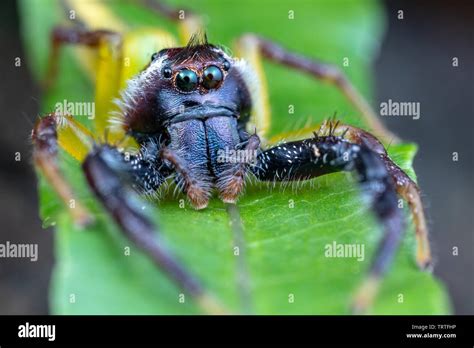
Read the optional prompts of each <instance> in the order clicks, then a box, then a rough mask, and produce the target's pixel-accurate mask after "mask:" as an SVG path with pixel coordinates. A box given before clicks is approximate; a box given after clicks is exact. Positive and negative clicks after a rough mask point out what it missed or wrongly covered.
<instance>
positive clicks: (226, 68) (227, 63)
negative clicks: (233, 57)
mask: <svg viewBox="0 0 474 348" xmlns="http://www.w3.org/2000/svg"><path fill="white" fill-rule="evenodd" d="M223 67H224V70H225V71H228V70H229V69H230V63H229V61H228V60H226V61H225V62H224V65H223Z"/></svg>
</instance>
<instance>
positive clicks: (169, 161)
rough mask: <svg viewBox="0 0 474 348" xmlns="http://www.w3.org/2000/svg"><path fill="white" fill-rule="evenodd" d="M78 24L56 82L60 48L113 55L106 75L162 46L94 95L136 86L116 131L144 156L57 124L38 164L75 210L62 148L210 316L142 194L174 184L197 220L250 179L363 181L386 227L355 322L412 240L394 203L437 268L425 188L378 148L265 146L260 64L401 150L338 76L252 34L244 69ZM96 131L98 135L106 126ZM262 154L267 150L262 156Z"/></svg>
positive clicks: (36, 134) (38, 132)
mask: <svg viewBox="0 0 474 348" xmlns="http://www.w3.org/2000/svg"><path fill="white" fill-rule="evenodd" d="M154 4H155V5H156V6H155V9H156V10H158V11H159V12H160V13H161V14H164V15H165V16H167V17H168V18H170V19H173V20H177V18H178V17H177V15H178V12H177V11H174V10H173V9H170V8H168V7H166V6H164V5H163V4H160V3H154ZM94 6H99V5H98V4H95V5H94ZM197 22H198V20H197V17H196V16H188V17H187V19H186V20H181V21H179V25H180V26H181V27H182V29H183V32H185V33H186V32H187V33H188V34H189V32H190V31H194V29H195V27H196V23H197ZM81 24H82V25H80V26H72V27H71V26H69V27H58V28H56V29H55V30H54V31H53V33H52V54H51V59H50V70H49V75H48V78H49V79H50V80H49V82H51V80H52V78H53V77H54V75H55V73H56V71H57V69H56V61H57V59H56V58H57V56H58V52H59V48H60V46H61V45H62V44H65V43H69V44H71V43H74V44H80V45H86V46H89V47H92V48H97V49H102V48H104V47H105V48H106V49H107V50H108V51H110V52H113V54H112V55H110V56H109V57H108V58H107V57H106V58H103V59H105V62H106V63H107V62H108V63H111V64H108V65H107V64H106V66H105V67H104V66H102V68H101V69H109V68H110V66H113V64H112V63H114V62H115V63H116V62H117V61H120V60H121V59H122V58H123V54H124V53H123V52H125V51H126V50H127V48H129V47H136V46H134V44H136V41H137V40H142V39H143V38H144V37H145V38H147V39H149V38H150V37H151V38H153V39H154V40H155V43H156V42H158V43H160V44H161V46H163V49H161V50H160V51H158V52H157V53H155V54H153V56H152V58H151V61H150V62H149V63H148V64H147V65H146V66H145V67H144V68H143V67H142V70H141V72H139V73H138V74H136V75H135V76H133V77H131V78H130V76H127V75H126V74H125V73H123V72H122V73H120V72H116V74H117V75H120V74H121V75H120V76H119V77H118V78H117V81H119V82H118V83H116V84H113V83H111V82H110V81H107V83H105V82H104V79H109V80H110V76H113V75H111V74H110V71H109V74H103V73H101V71H99V72H98V73H97V76H98V80H97V86H98V87H97V88H98V89H99V86H101V87H103V86H104V85H105V86H107V88H108V89H109V90H108V91H106V93H102V94H101V96H100V98H102V100H99V101H98V103H104V98H105V99H106V98H109V99H112V98H111V97H113V96H114V95H118V90H119V89H120V80H121V81H122V82H124V81H128V82H127V84H126V87H125V88H124V89H123V91H122V92H121V97H120V98H119V99H118V101H117V104H118V105H119V107H120V110H119V112H118V113H117V114H116V115H115V116H114V117H112V121H113V123H114V125H115V127H116V126H117V125H118V126H119V127H120V128H121V129H122V130H123V131H124V133H125V134H126V135H127V136H129V137H132V138H133V139H134V140H135V141H136V143H137V144H138V145H139V147H138V150H137V151H136V153H133V154H128V153H124V152H123V151H120V150H119V149H118V148H117V147H115V146H113V145H111V144H106V143H99V142H97V141H91V140H90V139H97V136H94V134H91V133H89V131H88V130H86V129H85V128H84V127H83V126H82V125H81V124H80V123H78V122H77V121H76V120H75V119H74V118H73V117H72V116H70V115H60V114H55V113H53V114H49V115H46V116H45V117H42V118H40V119H39V120H38V122H37V124H36V126H35V128H34V130H33V141H34V159H35V163H36V165H37V167H38V168H39V169H40V170H41V171H42V172H43V174H44V175H45V177H46V178H47V179H48V180H49V181H50V183H51V185H52V186H53V187H54V188H55V190H56V191H57V192H58V194H59V196H60V197H61V198H62V199H63V200H64V201H65V202H66V203H67V202H69V201H70V199H71V198H73V197H74V196H73V192H72V190H71V188H70V186H69V185H68V183H67V182H66V180H65V179H64V177H63V175H62V173H61V172H60V171H59V169H58V166H57V164H56V154H57V148H58V144H59V145H60V146H61V147H63V148H64V149H65V150H66V152H68V153H70V154H71V155H73V156H74V157H75V158H77V159H79V160H81V161H82V167H83V170H84V173H85V176H86V177H87V181H88V183H89V185H90V188H91V189H92V191H93V192H94V193H95V195H96V196H97V198H98V200H99V201H100V202H101V203H102V205H103V207H104V208H105V210H106V211H107V212H108V213H109V214H110V215H111V216H112V217H113V219H114V220H115V221H116V223H117V224H118V225H119V226H120V227H121V230H122V231H123V232H124V234H125V235H126V236H127V237H128V238H130V239H131V240H132V241H133V242H134V243H135V244H136V245H137V246H138V247H140V248H141V249H142V250H143V251H144V252H145V253H146V254H147V255H148V256H149V257H150V258H152V259H153V261H154V262H155V263H156V264H157V266H158V267H160V268H161V269H162V270H163V271H164V272H165V273H166V274H168V276H169V277H171V278H172V279H173V280H174V281H175V282H176V283H177V285H178V286H179V287H180V288H181V289H183V290H184V291H186V292H187V293H188V294H190V295H191V296H192V297H193V298H194V299H195V300H196V301H197V302H198V303H199V304H201V305H202V307H203V308H204V309H205V310H206V311H208V312H219V311H221V310H222V306H221V305H220V304H219V303H218V301H216V300H214V299H213V297H212V296H211V295H210V294H209V293H208V292H207V291H206V289H205V288H204V287H203V286H202V284H201V283H200V282H199V280H198V279H196V277H195V276H194V275H193V274H190V272H189V271H188V270H187V269H186V268H185V267H184V265H182V264H181V263H180V262H179V260H177V259H176V258H175V257H174V256H173V255H172V254H171V253H170V252H169V251H168V250H167V249H166V248H165V247H164V246H163V245H161V244H160V243H159V242H158V241H157V240H156V239H155V236H156V234H157V233H158V232H159V231H158V227H157V226H156V225H155V224H153V223H152V222H151V221H150V220H149V218H148V217H147V216H146V215H145V214H144V213H143V212H142V211H141V209H140V207H137V205H136V199H135V198H134V196H135V194H136V193H135V192H136V191H138V192H140V193H147V194H152V193H153V192H156V191H157V190H158V189H159V187H160V185H162V184H163V183H164V182H165V181H166V180H167V179H168V178H169V177H173V178H174V180H175V182H176V183H177V185H178V187H179V188H180V189H181V190H182V191H183V192H184V193H185V194H186V195H187V197H188V199H189V201H190V203H191V204H192V205H193V206H194V207H195V208H196V209H204V208H206V206H207V204H208V202H209V200H210V199H211V194H212V193H213V192H217V195H218V196H219V198H220V199H221V200H222V201H223V202H226V203H228V204H233V203H235V202H236V201H237V199H238V197H239V195H240V194H241V192H242V189H243V187H244V182H245V180H246V177H247V176H248V175H251V176H254V177H255V178H256V179H257V180H261V181H271V182H274V181H280V182H282V181H301V180H307V179H311V178H315V177H318V176H321V175H324V174H328V173H332V172H338V171H351V172H355V173H356V178H357V180H358V182H359V183H360V185H361V187H362V191H363V192H364V194H365V195H367V197H369V203H370V205H371V207H372V209H373V212H374V214H375V215H376V217H377V218H378V220H379V221H380V223H381V224H382V225H383V226H384V235H383V238H382V240H381V241H380V244H379V247H378V250H377V251H376V254H375V257H374V259H373V262H372V265H371V268H370V271H369V275H368V277H367V278H366V280H365V281H364V282H363V284H362V285H361V287H360V289H359V290H358V291H357V292H356V296H355V300H354V309H355V310H356V311H364V310H366V309H367V307H368V306H369V305H370V303H371V301H372V300H373V298H374V296H375V293H376V290H377V286H378V284H379V282H380V279H381V277H382V276H383V275H384V273H385V272H386V271H387V268H388V267H389V265H390V263H391V261H392V259H393V256H394V253H395V252H396V250H397V248H398V245H399V242H400V240H401V237H402V235H403V231H404V229H405V227H404V219H403V215H402V214H403V213H402V210H401V209H399V208H398V205H397V203H398V202H397V199H398V198H397V195H400V196H401V197H402V198H403V199H405V200H406V201H407V202H408V203H409V206H410V208H411V212H412V215H413V220H414V223H415V227H416V229H415V230H416V237H417V239H416V240H417V262H418V264H419V266H420V267H422V268H427V267H428V266H429V265H430V262H431V256H430V251H429V243H428V240H427V228H426V224H425V218H424V215H423V206H422V203H421V200H420V195H419V190H418V187H417V185H416V184H415V183H414V182H413V181H412V180H411V179H410V178H409V177H408V176H407V175H406V173H405V172H404V171H403V170H402V169H400V168H399V167H398V166H397V165H396V164H395V163H394V162H393V161H392V160H391V159H390V158H389V156H388V155H387V152H386V150H385V148H384V146H383V145H382V143H381V142H380V141H379V140H377V138H376V137H375V136H373V135H372V134H371V133H369V132H367V131H364V130H362V129H359V128H356V127H352V126H350V125H345V124H342V123H340V122H336V121H335V120H330V121H327V122H325V123H323V124H322V125H321V126H320V127H318V128H315V129H313V130H312V132H310V134H311V135H310V136H309V137H306V138H305V139H302V140H297V141H291V142H286V143H279V144H276V145H273V146H272V145H271V144H270V141H268V140H267V139H265V135H266V133H265V131H266V129H267V128H268V121H269V113H268V108H266V107H265V100H266V97H267V96H266V94H265V93H266V90H265V85H264V83H263V79H262V75H261V74H262V71H261V68H260V64H261V63H260V60H261V59H262V58H267V59H270V60H273V61H275V62H278V63H281V64H283V65H284V66H287V67H291V68H294V69H297V70H300V71H303V72H306V73H308V74H310V75H312V76H314V77H316V78H318V79H322V80H324V81H327V82H329V83H333V84H334V85H335V86H336V87H337V88H339V89H340V90H341V91H342V92H343V93H344V95H345V96H346V97H347V98H348V99H349V100H350V101H351V102H352V103H353V104H354V105H355V106H356V108H357V109H358V110H359V111H360V112H361V115H362V116H363V117H365V120H366V122H367V123H368V124H369V126H370V127H371V128H372V129H373V130H375V131H376V132H377V134H380V135H381V136H382V137H383V138H382V140H387V139H393V135H391V134H390V133H389V132H388V131H387V130H385V129H384V128H383V126H382V125H381V124H380V123H379V121H378V120H377V119H376V118H375V116H374V114H373V112H372V111H371V109H370V107H369V106H368V104H367V103H366V102H365V100H364V99H363V98H362V97H361V96H360V94H358V92H357V91H356V90H355V89H354V88H353V86H352V85H351V84H350V83H349V82H348V81H347V79H346V78H345V77H344V76H343V75H342V74H341V73H340V72H339V71H338V70H337V69H336V68H334V67H333V66H329V65H325V64H321V63H319V62H317V61H314V60H311V59H308V58H306V57H304V56H301V55H298V54H294V53H292V52H289V51H287V50H285V49H284V48H283V47H281V46H279V45H277V44H276V43H274V42H271V41H269V40H266V39H264V38H261V37H259V36H256V35H249V34H248V35H245V36H244V37H242V38H241V39H240V40H238V52H240V56H241V57H243V58H247V59H242V58H236V57H232V56H230V55H228V54H227V53H226V52H225V51H224V50H223V49H221V48H220V47H218V46H215V45H213V44H210V43H208V42H207V40H206V39H205V36H204V35H194V36H193V37H192V38H191V40H189V42H188V44H187V45H185V46H182V47H179V46H169V45H168V44H166V43H165V42H169V39H170V36H169V34H167V33H165V32H163V31H162V30H149V31H146V32H142V33H141V35H140V36H138V35H129V36H127V35H121V34H118V33H115V32H112V31H108V30H92V29H87V23H86V22H84V23H81ZM107 59H109V61H107ZM115 66H116V65H115ZM270 82H271V81H270ZM97 98H99V96H98V97H97ZM103 128H104V127H103ZM103 128H102V131H103ZM97 129H98V132H99V133H100V130H101V128H100V126H98V127H97ZM102 134H103V132H102ZM98 135H100V134H98ZM58 140H59V141H58ZM78 144H80V145H78ZM262 144H267V145H266V147H265V148H264V147H263V146H262ZM268 144H269V145H268ZM71 214H73V217H74V219H75V220H76V222H77V223H79V224H85V223H88V222H90V221H91V220H92V218H91V216H90V213H89V212H88V211H87V209H86V208H85V207H83V206H82V205H79V204H77V205H76V207H75V209H71Z"/></svg>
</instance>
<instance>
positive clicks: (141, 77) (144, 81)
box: [108, 55, 167, 130]
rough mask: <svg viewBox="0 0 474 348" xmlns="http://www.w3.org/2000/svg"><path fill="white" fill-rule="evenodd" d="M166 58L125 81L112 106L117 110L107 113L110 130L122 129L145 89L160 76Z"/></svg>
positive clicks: (162, 57)
mask: <svg viewBox="0 0 474 348" xmlns="http://www.w3.org/2000/svg"><path fill="white" fill-rule="evenodd" d="M166 58H167V56H166V55H163V56H161V57H159V58H158V59H155V60H153V61H152V62H150V64H149V65H148V66H147V67H146V68H145V69H144V70H143V71H141V72H140V73H138V74H137V75H136V76H135V77H133V78H131V79H129V80H128V81H127V86H126V87H125V88H124V89H123V90H122V91H121V92H120V97H119V98H115V99H114V104H115V105H117V106H118V110H113V111H111V112H110V113H109V115H110V117H109V119H108V122H109V124H110V128H112V129H120V130H122V129H123V127H124V126H125V125H126V119H127V116H128V115H129V114H130V112H133V110H135V108H136V107H137V106H138V103H139V102H140V101H141V100H143V99H144V98H146V96H145V90H146V89H147V88H146V87H147V86H148V85H152V84H153V83H154V81H155V79H156V77H158V76H159V75H160V72H161V69H162V67H163V62H164V61H165V60H166Z"/></svg>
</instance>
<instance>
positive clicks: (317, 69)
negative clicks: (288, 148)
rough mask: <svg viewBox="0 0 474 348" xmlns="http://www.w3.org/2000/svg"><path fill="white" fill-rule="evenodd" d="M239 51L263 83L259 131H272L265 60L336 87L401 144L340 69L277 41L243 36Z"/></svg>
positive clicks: (380, 130)
mask: <svg viewBox="0 0 474 348" xmlns="http://www.w3.org/2000/svg"><path fill="white" fill-rule="evenodd" d="M237 48H238V52H239V54H240V55H241V56H242V57H243V58H245V59H246V60H248V61H249V62H251V64H252V65H253V66H254V67H256V69H257V74H258V77H259V80H260V84H259V86H257V87H258V94H259V95H258V102H257V104H258V105H256V106H255V108H256V115H255V118H256V120H254V121H255V122H254V123H255V124H256V125H257V128H258V129H259V130H260V129H264V130H267V129H268V128H269V118H270V116H269V111H268V109H269V108H268V101H267V95H268V93H267V92H266V86H265V78H264V76H263V71H262V67H261V59H262V57H264V58H267V59H269V60H272V61H274V62H277V63H280V64H283V65H285V66H288V67H291V68H294V69H296V70H299V71H302V72H304V73H307V74H310V75H311V76H313V77H314V78H316V79H318V80H321V81H324V82H327V83H330V84H332V85H334V86H335V87H337V88H338V89H339V90H340V91H341V92H342V94H344V96H345V97H346V98H347V100H349V102H350V103H351V104H352V105H353V106H354V107H355V108H356V109H357V110H358V111H359V112H360V113H361V115H362V117H363V118H364V120H365V122H366V123H367V124H368V125H369V127H370V128H371V129H372V130H373V132H374V133H375V134H377V135H378V136H379V137H380V138H381V139H383V140H384V141H385V142H393V141H398V137H397V136H396V135H395V134H393V133H392V132H390V131H389V130H388V129H387V128H386V127H385V126H384V124H383V123H382V122H381V121H380V120H379V118H378V117H377V115H376V113H375V112H374V110H373V109H372V107H371V106H370V104H369V103H368V102H367V100H366V99H365V98H364V97H363V95H362V94H360V93H359V91H358V90H357V89H356V88H355V87H354V86H353V85H352V83H351V82H350V81H349V80H348V79H347V78H346V76H345V75H344V73H343V72H341V70H340V69H339V68H338V67H336V66H334V65H330V64H325V63H322V62H319V61H317V60H314V59H311V58H308V57H305V56H303V55H300V54H297V53H294V52H291V51H289V50H287V49H285V48H283V47H282V46H280V45H278V44H277V43H275V42H273V41H270V40H268V39H265V38H263V37H260V36H257V35H253V34H247V35H244V36H242V38H240V40H239V42H238V47H237ZM262 136H263V137H264V136H265V134H262Z"/></svg>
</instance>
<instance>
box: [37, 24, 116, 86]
mask: <svg viewBox="0 0 474 348" xmlns="http://www.w3.org/2000/svg"><path fill="white" fill-rule="evenodd" d="M50 40H51V49H50V52H49V57H48V67H47V72H46V77H45V79H44V81H43V88H44V89H48V88H50V87H51V86H52V85H53V83H54V82H55V81H56V78H57V76H58V67H59V65H58V63H59V54H60V51H61V48H62V46H63V45H65V44H72V45H81V46H86V47H90V48H99V45H100V44H101V42H102V40H105V41H107V42H108V43H109V45H110V47H112V48H114V50H115V51H117V52H119V48H120V45H121V40H122V39H121V35H120V34H118V33H116V32H113V31H109V30H88V29H86V28H84V27H83V26H74V27H63V26H58V27H55V28H54V29H53V31H52V32H51V38H50Z"/></svg>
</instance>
